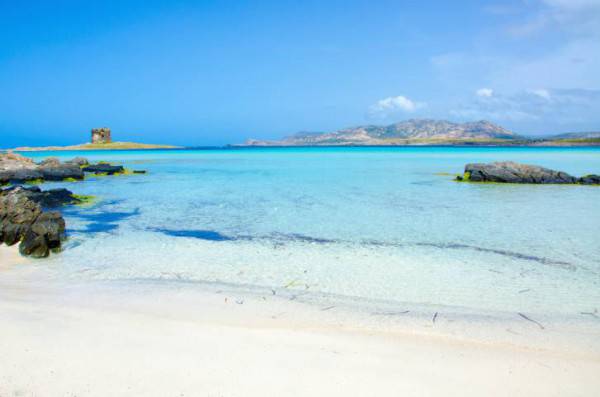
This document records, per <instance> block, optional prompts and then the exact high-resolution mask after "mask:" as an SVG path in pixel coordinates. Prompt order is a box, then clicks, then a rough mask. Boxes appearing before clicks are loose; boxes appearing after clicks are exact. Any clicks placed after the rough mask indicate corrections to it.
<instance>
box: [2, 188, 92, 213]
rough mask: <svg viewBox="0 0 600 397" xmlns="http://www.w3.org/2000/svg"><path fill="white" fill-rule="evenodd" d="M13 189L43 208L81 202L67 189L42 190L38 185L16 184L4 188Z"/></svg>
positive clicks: (8, 190) (6, 190)
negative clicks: (24, 185) (25, 185)
mask: <svg viewBox="0 0 600 397" xmlns="http://www.w3.org/2000/svg"><path fill="white" fill-rule="evenodd" d="M11 191H16V192H18V193H19V194H22V195H24V196H25V197H27V198H28V199H30V200H32V201H33V202H35V203H38V204H40V205H41V206H42V207H43V208H56V207H61V206H63V205H68V204H79V203H81V200H80V199H78V198H77V197H75V196H74V195H73V192H71V191H70V190H67V189H50V190H42V189H40V188H39V187H37V186H30V187H23V186H14V187H10V188H7V189H5V190H4V192H6V193H8V192H11Z"/></svg>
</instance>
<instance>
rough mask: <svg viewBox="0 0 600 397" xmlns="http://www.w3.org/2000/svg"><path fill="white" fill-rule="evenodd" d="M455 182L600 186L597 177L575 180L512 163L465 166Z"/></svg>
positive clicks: (574, 178) (558, 172) (533, 166)
mask: <svg viewBox="0 0 600 397" xmlns="http://www.w3.org/2000/svg"><path fill="white" fill-rule="evenodd" d="M457 180H459V181H468V182H498V183H533V184H583V185H596V184H600V176H598V175H586V176H584V177H581V178H577V177H574V176H572V175H569V174H567V173H566V172H562V171H555V170H551V169H548V168H544V167H539V166H536V165H528V164H519V163H515V162H512V161H505V162H495V163H487V164H484V163H472V164H467V165H466V166H465V172H464V174H463V176H459V177H457Z"/></svg>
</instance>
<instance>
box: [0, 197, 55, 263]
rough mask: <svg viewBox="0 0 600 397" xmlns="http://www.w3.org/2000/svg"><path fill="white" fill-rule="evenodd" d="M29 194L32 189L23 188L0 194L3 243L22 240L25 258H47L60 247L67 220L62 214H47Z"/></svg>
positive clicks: (0, 239) (21, 250) (0, 229)
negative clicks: (29, 256) (28, 256)
mask: <svg viewBox="0 0 600 397" xmlns="http://www.w3.org/2000/svg"><path fill="white" fill-rule="evenodd" d="M28 194H29V191H28V189H22V188H16V189H6V190H2V191H0V243H5V244H7V245H14V244H16V243H17V242H19V241H21V244H20V245H19V250H20V252H21V253H22V254H23V255H31V256H33V257H46V256H48V255H49V254H50V251H51V250H55V249H59V248H60V245H61V240H62V239H63V238H64V234H65V221H64V219H63V218H62V216H61V215H60V213H58V212H43V211H42V207H41V205H40V204H39V203H36V202H35V201H34V200H32V199H30V198H29V197H28Z"/></svg>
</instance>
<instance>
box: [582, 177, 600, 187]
mask: <svg viewBox="0 0 600 397" xmlns="http://www.w3.org/2000/svg"><path fill="white" fill-rule="evenodd" d="M578 182H579V183H581V184H582V185H600V175H586V176H582V177H581V178H579V180H578Z"/></svg>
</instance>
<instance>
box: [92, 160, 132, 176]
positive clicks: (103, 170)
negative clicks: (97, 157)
mask: <svg viewBox="0 0 600 397" xmlns="http://www.w3.org/2000/svg"><path fill="white" fill-rule="evenodd" d="M83 171H85V172H92V173H94V174H107V175H114V174H120V173H123V172H125V168H123V166H122V165H110V164H106V163H98V164H92V165H88V166H86V167H83Z"/></svg>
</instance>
